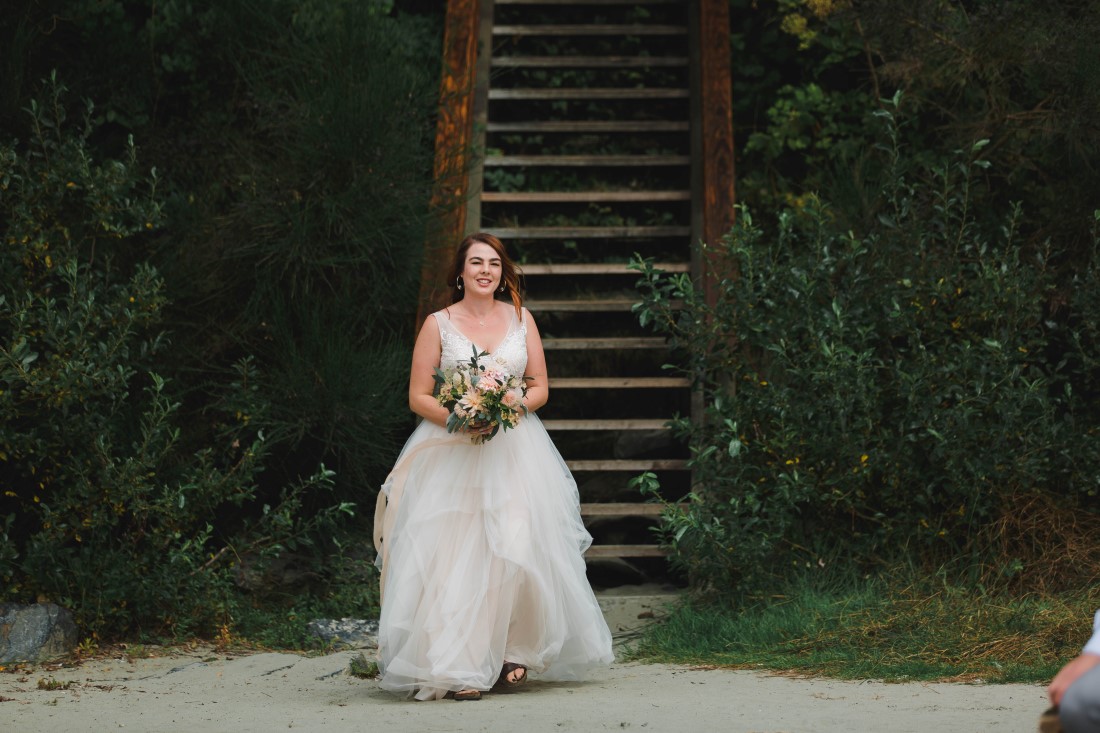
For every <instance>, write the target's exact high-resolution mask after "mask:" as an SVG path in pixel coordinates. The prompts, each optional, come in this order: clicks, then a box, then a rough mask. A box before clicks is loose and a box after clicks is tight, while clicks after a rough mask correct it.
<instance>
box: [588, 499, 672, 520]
mask: <svg viewBox="0 0 1100 733" xmlns="http://www.w3.org/2000/svg"><path fill="white" fill-rule="evenodd" d="M664 510H665V507H664V504H650V503H646V504H643V503H640V502H639V503H628V502H621V503H608V504H581V516H582V517H659V516H661V514H662V513H663V512H664Z"/></svg>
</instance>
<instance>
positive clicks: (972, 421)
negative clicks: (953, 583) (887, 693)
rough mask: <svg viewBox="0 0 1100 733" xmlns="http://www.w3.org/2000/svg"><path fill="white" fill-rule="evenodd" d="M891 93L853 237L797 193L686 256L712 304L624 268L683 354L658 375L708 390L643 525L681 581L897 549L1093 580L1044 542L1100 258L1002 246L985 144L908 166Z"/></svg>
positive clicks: (1091, 375)
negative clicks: (977, 197) (700, 269)
mask: <svg viewBox="0 0 1100 733" xmlns="http://www.w3.org/2000/svg"><path fill="white" fill-rule="evenodd" d="M897 105H898V98H896V97H895V99H894V100H892V101H891V100H886V109H885V110H884V111H882V112H880V113H878V117H879V119H880V120H881V121H882V122H884V123H885V130H886V134H885V135H884V142H883V143H882V144H880V145H879V146H878V148H877V151H876V154H877V156H878V160H879V162H880V170H881V171H882V174H881V180H882V181H883V186H882V193H881V195H880V196H879V197H878V199H877V200H876V201H875V202H873V203H874V207H875V217H874V219H873V222H872V224H871V225H870V226H868V228H867V229H866V230H865V231H859V232H857V231H852V230H850V229H848V228H846V227H843V226H841V225H838V221H837V219H836V218H835V217H834V215H833V213H832V211H831V210H830V208H829V207H828V206H827V205H826V204H825V203H824V202H822V201H821V200H820V199H818V198H817V197H809V199H808V200H807V202H806V204H805V205H804V206H801V207H800V208H798V209H794V210H786V211H784V212H782V214H781V215H780V216H779V218H778V226H777V229H776V231H767V232H766V231H764V230H762V228H761V227H760V226H758V225H757V224H756V223H754V221H753V219H752V217H751V216H750V214H749V212H748V211H747V210H744V209H742V210H741V211H740V212H739V218H738V222H737V225H736V226H735V228H734V230H733V231H732V232H731V233H730V234H729V236H728V237H727V238H726V239H725V240H724V241H723V242H721V243H719V244H717V245H716V246H713V247H705V248H704V251H703V253H702V255H703V256H704V257H707V258H709V260H710V261H711V262H712V263H713V264H715V265H717V266H718V267H719V268H721V269H720V270H719V272H718V275H719V276H718V277H716V278H715V281H714V283H713V287H714V297H713V299H712V300H708V298H707V297H706V293H705V292H704V289H703V288H702V287H700V286H699V285H698V284H697V283H695V282H693V281H692V280H691V278H690V277H689V276H687V275H678V274H670V273H663V272H660V271H658V270H656V269H655V268H654V266H653V264H652V262H651V261H649V260H644V259H640V258H639V259H638V260H637V261H636V262H635V264H634V267H635V268H636V269H637V270H639V271H640V273H641V275H642V279H641V280H640V281H639V287H640V291H641V295H642V298H643V301H642V302H641V303H640V304H639V305H638V306H636V312H637V314H638V316H639V317H640V319H641V322H642V323H643V324H644V325H649V326H651V327H653V328H654V329H656V330H657V331H658V332H660V333H663V334H667V335H668V336H669V337H670V338H671V340H672V342H673V344H674V345H675V346H676V347H679V348H680V349H681V350H682V351H683V353H684V354H685V356H684V360H683V361H682V362H681V363H680V364H678V365H677V366H676V367H675V368H676V369H679V370H681V371H683V372H684V373H686V374H688V375H690V376H692V377H693V378H694V380H695V383H696V386H697V388H698V389H699V390H700V391H701V393H702V398H703V402H704V404H705V414H704V416H703V419H702V420H701V421H699V422H698V423H693V422H691V421H690V420H688V419H687V418H683V419H679V420H677V421H675V423H674V428H675V431H676V432H677V433H678V434H679V435H680V436H682V437H684V438H686V439H687V441H688V442H689V444H690V446H691V451H692V458H691V461H690V464H691V468H692V470H693V471H694V477H695V486H696V488H695V490H694V491H693V492H692V493H691V494H690V495H689V496H688V497H686V499H685V503H684V504H680V503H669V504H668V505H667V507H666V512H665V517H664V520H665V521H664V525H663V526H664V540H665V542H666V543H667V544H668V545H669V546H670V547H671V548H672V550H673V560H674V562H676V563H678V564H679V565H680V566H682V567H683V568H684V569H685V570H686V571H687V572H688V573H689V574H690V575H691V577H692V578H694V579H695V580H696V582H697V583H698V584H699V585H700V586H704V587H708V588H711V589H715V590H732V589H738V588H741V589H744V588H747V587H751V586H752V585H753V584H754V583H757V582H759V581H760V579H761V578H762V577H763V576H764V575H766V574H769V573H772V572H775V571H777V570H781V569H783V568H790V567H791V566H792V565H794V566H798V567H804V566H810V567H818V566H824V565H827V564H828V563H831V562H834V561H840V560H843V561H844V562H849V563H856V564H858V565H860V566H862V567H870V566H873V565H874V564H875V563H877V562H881V561H892V560H895V559H897V557H898V555H903V556H906V557H908V558H909V559H910V560H913V559H916V560H917V561H920V560H921V559H926V560H937V559H938V561H942V560H943V559H944V558H960V557H962V558H968V560H967V562H968V563H970V567H971V568H972V569H974V570H975V571H976V572H977V573H978V576H977V577H978V579H980V581H981V582H983V583H986V584H989V585H993V584H997V583H1001V582H1007V581H1010V580H1012V579H1013V578H1017V577H1025V576H1027V577H1030V578H1032V579H1034V578H1035V577H1036V576H1037V575H1040V576H1041V578H1044V579H1045V580H1042V581H1041V582H1043V583H1045V584H1047V585H1048V586H1049V585H1051V584H1058V583H1064V584H1072V583H1075V582H1083V580H1084V579H1085V578H1087V576H1088V575H1089V574H1090V573H1094V572H1096V569H1097V568H1096V563H1091V564H1082V566H1081V567H1078V568H1074V567H1073V561H1071V560H1069V558H1068V555H1067V553H1062V554H1063V555H1067V556H1066V557H1065V561H1064V562H1061V563H1058V562H1054V561H1052V560H1051V557H1052V556H1057V555H1058V554H1059V550H1058V548H1059V547H1063V548H1064V547H1069V546H1072V544H1073V542H1072V535H1073V531H1074V530H1073V523H1074V521H1075V518H1079V517H1080V515H1079V514H1075V511H1074V509H1075V508H1076V507H1087V506H1088V505H1089V502H1092V505H1093V506H1095V500H1096V495H1097V492H1098V488H1100V442H1098V441H1097V436H1098V434H1100V417H1098V416H1100V409H1098V407H1100V405H1098V401H1100V384H1098V383H1097V376H1096V375H1097V369H1096V367H1097V364H1098V361H1097V360H1098V357H1100V338H1098V336H1100V332H1098V330H1097V328H1098V327H1097V324H1098V323H1100V300H1098V296H1097V295H1096V293H1097V292H1100V270H1098V268H1097V264H1098V263H1097V262H1095V261H1093V262H1091V263H1089V264H1088V265H1087V266H1084V267H1081V268H1080V269H1079V270H1077V271H1076V273H1074V274H1072V275H1066V274H1064V273H1060V272H1059V271H1058V270H1057V269H1056V267H1055V266H1054V263H1053V255H1052V251H1051V247H1050V246H1049V245H1044V246H1038V247H1032V246H1027V245H1026V244H1025V243H1023V242H1021V241H1020V240H1019V238H1018V236H1017V227H1018V222H1019V218H1020V211H1019V208H1018V207H1016V208H1014V209H1013V210H1012V211H1011V212H1009V213H1007V214H1006V215H1005V216H1003V217H999V218H998V217H988V216H987V217H985V218H982V217H979V216H978V215H977V212H976V211H975V210H974V208H973V207H972V203H971V202H972V197H973V191H974V188H975V187H977V186H980V177H979V176H978V175H976V174H978V173H981V172H983V171H984V170H985V168H986V167H987V166H989V165H990V162H989V161H988V160H985V159H983V157H982V155H983V152H984V151H985V149H986V148H985V142H984V141H982V142H979V143H977V144H975V145H974V146H973V147H972V148H971V149H969V150H964V151H958V152H957V153H956V154H955V155H954V156H953V157H951V158H950V159H948V160H944V161H942V162H939V163H936V164H934V165H931V166H923V165H916V164H913V162H912V161H911V160H909V159H908V158H907V157H906V155H905V154H904V146H903V143H902V141H901V134H900V132H899V129H898V120H897V117H896V114H897ZM984 213H988V212H984ZM1094 231H1095V230H1094ZM722 274H726V275H727V276H725V277H722V276H721V275H722ZM681 304H682V305H681ZM635 482H636V484H637V485H638V486H640V487H641V488H643V489H646V490H650V491H655V490H656V488H657V480H656V478H655V476H654V475H652V474H646V475H643V476H641V477H639V478H638V479H636V480H635ZM1038 513H1044V514H1043V517H1044V518H1049V519H1050V522H1047V523H1045V524H1044V526H1043V527H1042V528H1041V532H1040V533H1036V532H1035V526H1034V524H1030V525H1029V524H1028V522H1030V521H1032V520H1034V519H1035V517H1036V516H1037V514H1038ZM1086 513H1087V511H1086ZM1047 525H1049V526H1047ZM1094 559H1095V558H1094ZM1039 570H1042V573H1038V571H1039Z"/></svg>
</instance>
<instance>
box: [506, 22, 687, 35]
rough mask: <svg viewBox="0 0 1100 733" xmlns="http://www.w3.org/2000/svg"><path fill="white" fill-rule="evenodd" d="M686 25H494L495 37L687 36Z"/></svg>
mask: <svg viewBox="0 0 1100 733" xmlns="http://www.w3.org/2000/svg"><path fill="white" fill-rule="evenodd" d="M687 32H688V29H687V26H686V25H658V24H656V23H653V24H645V23H631V24H629V25H620V24H615V25H611V24H609V25H602V24H592V25H589V24H584V25H580V24H576V25H574V24H570V25H555V24H552V23H543V24H538V25H494V26H493V35H494V36H686V35H687Z"/></svg>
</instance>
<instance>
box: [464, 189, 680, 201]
mask: <svg viewBox="0 0 1100 733" xmlns="http://www.w3.org/2000/svg"><path fill="white" fill-rule="evenodd" d="M481 200H482V201H485V202H487V203H510V204H569V203H582V204H583V203H588V202H590V201H605V202H609V203H623V202H628V201H690V200H691V191H523V192H506V193H498V192H493V191H485V192H483V193H482V194H481Z"/></svg>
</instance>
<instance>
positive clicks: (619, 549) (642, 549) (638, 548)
mask: <svg viewBox="0 0 1100 733" xmlns="http://www.w3.org/2000/svg"><path fill="white" fill-rule="evenodd" d="M667 555H668V552H667V551H666V550H664V549H662V548H661V547H660V546H659V545H592V546H591V547H589V548H588V551H587V552H585V553H584V556H585V557H590V558H596V557H666V556H667Z"/></svg>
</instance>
